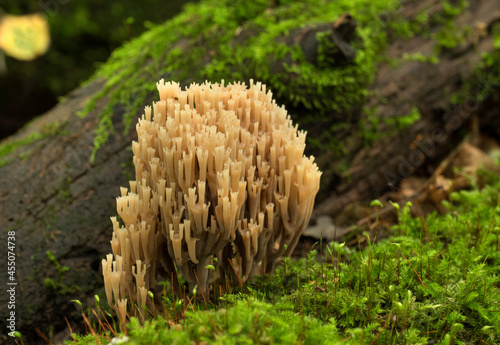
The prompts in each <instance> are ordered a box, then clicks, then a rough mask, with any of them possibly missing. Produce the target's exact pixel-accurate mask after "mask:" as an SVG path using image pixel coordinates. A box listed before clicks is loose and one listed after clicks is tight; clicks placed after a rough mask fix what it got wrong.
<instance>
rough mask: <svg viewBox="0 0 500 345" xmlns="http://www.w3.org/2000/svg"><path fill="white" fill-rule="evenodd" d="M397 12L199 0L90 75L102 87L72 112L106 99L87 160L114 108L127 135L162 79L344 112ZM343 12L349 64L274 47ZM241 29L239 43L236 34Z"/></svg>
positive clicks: (359, 95)
mask: <svg viewBox="0 0 500 345" xmlns="http://www.w3.org/2000/svg"><path fill="white" fill-rule="evenodd" d="M398 7H399V1H397V0H391V1H385V0H384V1H382V0H376V1H373V0H371V1H368V0H356V1H352V0H342V1H335V2H330V1H312V0H302V1H280V7H277V8H272V9H271V8H270V7H269V1H264V0H260V1H252V2H246V1H236V3H235V2H234V1H229V0H206V1H202V2H200V3H199V4H196V5H188V6H186V8H185V11H184V12H183V13H182V14H180V15H179V16H177V17H175V18H173V19H172V20H169V21H168V22H166V23H164V24H162V25H158V26H156V27H154V28H152V29H151V30H150V31H148V32H146V33H145V34H143V35H142V36H141V37H139V38H137V39H135V40H133V41H131V42H130V43H128V44H126V45H124V46H123V47H121V48H119V49H116V50H115V51H114V52H113V54H112V56H111V58H110V59H109V61H108V62H107V63H106V64H104V65H103V66H102V67H101V68H100V70H99V71H98V72H97V73H96V75H95V76H94V78H93V79H104V80H105V86H104V88H103V90H102V91H101V92H100V93H99V94H97V95H96V96H95V97H94V98H93V99H92V100H91V101H90V102H89V103H88V104H87V106H86V107H85V109H83V111H82V112H81V113H80V115H81V116H85V115H86V114H88V113H89V112H90V111H91V110H92V109H93V108H94V107H95V105H96V103H97V102H98V101H99V100H100V99H102V98H106V99H107V101H106V105H105V106H104V109H103V110H102V111H101V112H100V114H99V124H98V126H97V129H96V136H95V142H94V144H95V146H94V151H93V154H92V156H91V159H94V157H95V153H96V151H97V150H98V149H99V147H101V146H102V145H103V144H104V143H105V142H106V140H107V138H108V136H109V134H110V133H111V132H112V130H113V125H112V121H111V114H112V113H113V109H114V108H115V106H116V105H117V104H120V105H123V106H124V107H125V111H124V114H123V121H124V123H125V131H128V129H129V127H130V125H131V121H132V118H133V116H135V115H136V113H137V112H138V111H139V109H140V108H142V107H143V106H144V105H145V104H144V99H145V98H146V96H147V95H149V94H153V93H154V90H155V83H156V82H157V80H158V79H160V78H162V77H163V78H166V79H174V80H180V81H183V82H184V83H188V82H191V81H197V82H200V81H203V80H205V79H208V80H212V81H218V80H221V79H225V80H226V81H229V82H230V81H235V80H248V79H250V78H254V79H258V80H262V81H263V82H264V83H266V84H267V85H268V87H269V88H270V89H271V90H273V92H274V94H275V96H276V98H278V99H280V100H282V101H283V102H284V103H286V105H289V106H292V107H293V106H301V107H305V108H306V109H310V110H311V114H315V115H311V118H315V117H317V116H319V115H321V114H322V113H323V112H324V111H325V110H335V111H339V112H341V111H343V110H348V109H349V108H351V107H353V106H355V105H358V104H360V102H362V100H363V99H364V97H365V96H366V95H367V87H368V85H369V84H370V83H371V81H372V80H373V77H374V73H375V66H376V64H377V62H379V61H380V57H379V56H380V54H379V53H380V52H381V51H382V50H383V49H384V47H385V45H386V43H387V37H386V33H385V31H386V30H385V27H386V25H387V23H385V22H383V21H382V20H380V19H379V15H380V14H381V13H382V12H384V13H387V12H391V11H395V10H396V9H397V8H398ZM346 12H349V13H351V14H352V16H353V17H354V18H355V19H356V21H357V22H358V24H359V26H358V29H357V34H358V35H359V38H360V39H359V40H358V41H356V42H354V43H353V45H354V46H355V48H357V49H358V53H357V56H356V59H355V61H354V62H353V63H352V64H351V65H348V66H346V67H343V68H324V66H321V64H320V67H318V66H315V65H313V64H311V63H309V62H307V61H306V60H305V57H304V55H303V53H302V51H301V50H300V48H299V47H297V46H288V45H286V44H285V43H280V42H279V39H280V38H283V37H286V36H287V35H288V34H290V32H291V31H292V30H293V29H297V28H300V27H304V26H314V25H317V24H321V23H325V22H331V21H332V20H335V19H336V18H338V17H340V16H341V15H342V14H344V13H346ZM246 31H248V32H249V37H248V38H247V39H242V38H241V37H239V35H242V36H244V35H245V34H246ZM234 42H239V43H238V44H236V43H234ZM320 58H321V56H320ZM283 61H286V62H283ZM276 64H277V65H276ZM276 69H278V71H279V73H276ZM305 120H307V119H305ZM299 121H300V120H299Z"/></svg>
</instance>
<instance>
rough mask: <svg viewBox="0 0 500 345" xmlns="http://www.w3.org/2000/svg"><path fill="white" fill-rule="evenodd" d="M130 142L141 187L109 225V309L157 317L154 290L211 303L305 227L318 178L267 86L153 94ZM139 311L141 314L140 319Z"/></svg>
mask: <svg viewBox="0 0 500 345" xmlns="http://www.w3.org/2000/svg"><path fill="white" fill-rule="evenodd" d="M157 87H158V90H159V93H160V101H159V102H155V103H154V104H153V109H151V107H149V106H148V107H146V108H145V114H144V115H143V116H142V118H141V119H140V120H139V123H138V124H137V134H138V142H133V143H132V150H133V153H134V165H135V174H136V181H130V190H128V189H127V188H122V190H121V197H119V198H117V211H118V214H119V215H120V217H121V219H122V221H123V223H124V225H120V224H119V222H118V221H117V219H116V217H112V218H111V219H112V222H113V238H112V240H111V246H112V250H113V254H109V255H108V256H107V259H106V260H103V263H102V266H103V275H104V280H105V287H106V294H107V297H108V302H109V304H110V305H111V306H112V307H113V308H114V309H115V310H116V311H117V312H118V314H119V315H120V317H122V318H124V316H125V313H126V309H127V307H126V305H127V299H128V303H130V305H138V306H139V308H138V310H141V307H142V308H145V307H146V308H148V309H149V310H150V311H152V309H153V308H154V306H153V301H152V300H151V298H147V295H148V293H147V292H148V291H155V287H156V284H157V280H160V279H161V280H166V281H173V280H175V281H176V282H177V274H176V269H177V272H179V273H180V274H182V276H183V277H184V278H185V280H186V281H187V283H188V284H189V288H190V290H193V289H194V287H195V286H197V291H199V292H200V291H201V292H203V293H206V292H208V291H209V290H210V288H211V286H212V284H213V283H214V282H215V281H217V280H220V279H225V278H224V277H226V276H228V274H233V275H234V274H235V275H237V276H239V277H240V280H241V281H242V282H245V281H246V280H247V279H248V278H249V277H250V276H252V274H254V273H255V270H256V268H257V267H259V266H260V268H259V270H260V272H261V273H268V272H271V271H272V270H273V268H274V265H275V262H276V260H277V259H278V258H279V257H281V256H283V255H289V254H290V253H291V251H292V250H293V249H294V247H295V245H296V244H297V241H298V239H299V237H300V235H301V233H302V231H303V230H304V228H305V226H306V225H307V223H308V221H309V219H310V216H311V212H312V209H313V204H314V198H315V196H316V193H317V192H318V189H319V181H320V176H321V172H320V171H319V170H318V167H317V166H316V164H315V163H314V162H313V160H314V158H313V157H305V156H304V148H305V136H306V133H305V132H303V131H298V129H297V126H294V125H293V124H292V121H291V119H290V117H289V116H288V115H287V112H286V110H285V109H284V107H280V106H278V105H277V104H276V102H275V101H274V100H273V99H272V93H271V92H270V91H267V92H266V87H265V85H262V84H261V83H256V84H254V83H253V81H250V87H248V88H247V86H246V85H245V84H244V83H235V84H229V85H227V86H224V82H222V83H221V84H217V83H215V84H211V83H207V82H206V83H204V84H202V85H199V84H192V85H190V86H189V87H188V88H187V89H186V90H185V91H182V90H181V87H180V86H179V84H178V83H175V82H167V83H165V82H164V81H163V80H161V81H160V82H159V83H158V84H157ZM141 313H142V312H141Z"/></svg>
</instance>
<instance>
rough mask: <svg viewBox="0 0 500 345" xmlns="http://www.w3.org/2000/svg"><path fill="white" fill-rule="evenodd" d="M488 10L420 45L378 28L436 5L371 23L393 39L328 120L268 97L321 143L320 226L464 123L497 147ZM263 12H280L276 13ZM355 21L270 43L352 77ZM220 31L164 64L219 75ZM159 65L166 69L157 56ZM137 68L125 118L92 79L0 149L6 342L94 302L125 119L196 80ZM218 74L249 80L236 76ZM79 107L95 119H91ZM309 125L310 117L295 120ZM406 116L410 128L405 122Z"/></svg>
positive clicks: (476, 8)
mask: <svg viewBox="0 0 500 345" xmlns="http://www.w3.org/2000/svg"><path fill="white" fill-rule="evenodd" d="M497 7H498V6H497V5H496V4H495V2H492V1H487V0H478V1H471V2H470V6H469V7H467V8H466V9H463V10H462V11H460V12H459V13H456V14H454V15H449V18H448V17H446V16H445V17H446V18H447V19H446V20H448V21H447V22H443V20H436V22H432V21H431V20H429V21H428V22H426V23H424V24H425V25H424V24H422V25H423V26H424V27H426V31H425V33H420V34H419V35H408V34H407V35H402V34H401V32H399V31H398V30H400V29H395V28H393V27H391V26H390V25H388V23H391V22H393V21H394V20H396V19H398V20H406V22H405V23H417V24H418V23H419V21H418V20H417V19H416V18H419V15H420V14H422V13H424V12H425V13H426V16H427V17H432V16H433V15H434V14H436V18H441V19H442V16H443V14H442V13H443V12H446V11H445V9H443V6H442V4H441V1H438V0H425V1H419V2H413V1H408V2H404V3H403V6H402V7H401V8H400V10H399V11H398V12H394V13H392V12H383V13H381V14H380V16H379V18H380V23H381V24H380V26H379V29H380V30H384V34H387V35H388V36H389V37H390V39H389V43H390V44H389V45H388V47H387V49H385V53H384V60H385V62H382V63H380V64H378V65H377V66H378V70H377V72H376V73H375V75H374V76H373V81H372V82H371V83H370V85H371V86H370V88H369V90H368V91H369V92H368V93H367V94H365V96H364V98H363V104H358V105H357V106H352V107H351V108H349V109H344V108H342V109H325V104H326V105H328V104H330V102H329V101H328V100H326V101H325V103H324V104H322V105H319V106H318V109H321V111H320V110H318V109H315V108H314V107H315V105H314V104H312V105H311V106H312V107H313V109H312V110H311V109H307V107H306V106H305V105H304V104H302V103H300V102H294V101H293V98H292V97H289V96H290V95H288V94H287V91H286V89H285V90H284V91H283V90H279V91H278V98H279V99H281V100H282V101H283V103H285V104H286V107H287V109H288V111H289V113H291V114H292V116H294V117H295V118H297V120H298V121H299V122H301V121H302V127H304V128H306V129H307V130H308V131H309V134H308V135H309V137H311V139H317V138H320V140H319V143H317V144H316V146H315V145H311V147H310V148H309V152H310V153H313V154H315V156H316V157H317V162H318V164H319V165H320V168H321V169H322V170H323V171H324V176H323V179H322V187H321V191H320V195H319V197H318V200H317V207H316V210H315V214H316V215H325V214H327V215H331V216H335V215H337V214H338V213H340V212H341V210H342V208H343V207H345V205H347V204H349V203H351V202H353V201H357V200H371V199H373V198H376V197H377V196H379V195H381V194H384V193H385V192H387V191H389V190H391V189H395V188H397V187H398V183H399V182H400V181H401V180H402V179H403V178H404V177H407V176H410V175H411V174H421V175H425V174H428V175H431V174H432V172H433V169H435V167H436V166H437V165H438V164H439V162H440V160H441V159H442V158H443V157H445V156H446V155H447V154H448V153H449V152H451V151H452V150H453V149H454V148H455V147H456V145H457V143H459V142H460V141H461V140H462V139H463V137H464V136H465V135H466V134H467V133H468V126H469V124H470V121H471V118H473V117H476V118H477V120H478V123H479V126H480V128H481V129H483V130H484V131H485V132H486V133H488V134H489V135H491V136H497V137H498V136H499V135H500V120H499V117H498V116H497V109H498V107H499V105H500V97H499V92H498V90H499V85H498V84H497V82H498V80H500V79H499V78H498V72H497V71H493V70H494V69H492V68H491V61H489V62H488V61H486V62H485V58H484V56H483V54H489V55H488V56H489V58H490V59H498V60H495V61H497V63H498V62H500V58H499V55H500V54H498V49H495V47H494V41H495V35H497V36H498V30H497V29H495V28H497V24H496V23H498V21H499V17H500V16H499V14H498V8H497ZM268 11H269V13H274V12H276V11H278V12H279V7H278V8H276V9H269V10H268ZM273 11H274V12H273ZM440 16H441V17H440ZM182 20H186V19H182ZM356 20H357V19H356V16H355V15H348V14H346V15H345V16H342V17H339V18H332V22H331V23H325V24H321V25H309V26H306V27H297V28H296V29H294V30H290V31H289V32H288V34H287V35H283V36H282V37H280V38H279V39H278V40H277V42H280V43H284V44H285V45H287V46H289V47H292V48H293V49H300V50H301V51H302V54H303V55H304V57H305V60H306V61H307V63H309V64H311V65H314V64H319V65H321V66H322V67H321V68H325V69H329V70H330V69H333V70H335V69H342V68H344V67H345V66H352V64H353V63H354V62H353V61H354V60H353V54H361V53H363V49H364V48H363V44H365V43H366V42H364V41H363V39H362V38H361V36H360V35H358V34H357V31H358V30H360V29H362V26H360V24H359V23H357V22H356ZM193 21H196V19H193ZM449 22H452V23H454V27H455V28H464V27H467V28H469V29H468V30H466V31H467V34H464V35H462V31H460V35H462V36H460V39H457V43H456V44H455V45H453V46H452V47H443V46H442V45H443V43H442V42H441V43H440V42H439V40H438V38H439V34H440V33H441V32H442V31H441V30H443V27H446V25H448V24H447V23H449ZM210 30H212V31H210ZM220 30H221V29H220V27H218V26H217V25H216V24H213V26H211V27H208V28H207V31H206V33H204V34H203V35H201V34H200V37H201V38H200V37H198V38H196V39H191V40H188V39H179V40H177V41H175V42H172V43H171V44H172V46H169V52H175V53H176V54H179V51H180V52H183V51H187V50H188V49H192V48H193V47H199V46H201V47H202V48H200V49H202V51H204V52H205V53H206V54H205V55H202V56H198V55H196V54H194V53H193V55H192V56H191V57H189V58H188V60H189V62H190V63H194V64H195V65H194V66H190V68H197V67H198V66H204V65H210V66H212V68H216V66H217V65H216V64H215V62H216V61H214V60H216V59H217V57H218V55H217V54H218V53H214V52H212V51H211V50H206V51H205V50H203V49H205V48H206V47H205V46H204V44H205V43H206V42H205V40H208V39H209V36H213V35H214V34H217V33H219V31H220ZM457 30H458V29H457ZM261 31H262V29H261V28H260V29H259V28H256V27H255V26H254V25H253V24H252V23H250V24H245V22H244V21H243V20H242V24H241V25H240V26H239V27H238V28H237V30H236V32H235V34H234V35H233V36H234V37H233V38H232V41H231V44H233V45H234V46H238V45H241V46H245V44H247V42H248V41H251V40H252V37H255V36H256V35H257V34H260V33H261ZM385 31H387V32H385ZM325 33H326V35H325ZM457 35H459V33H458V32H457ZM401 36H404V37H401ZM497 39H498V38H497ZM328 42H329V43H328ZM325 44H326V47H327V48H329V49H332V50H331V51H330V53H331V54H330V55H329V56H330V57H333V58H332V59H331V60H327V61H325V60H321V57H319V56H320V55H321V54H319V53H318V51H319V50H320V47H323V48H324V47H325ZM132 48H134V45H133V43H132V44H131V50H130V51H132V53H131V54H139V52H138V50H133V49H132ZM160 48H161V47H160ZM323 48H321V49H323ZM165 49H166V48H165ZM196 49H198V48H196ZM160 50H161V49H160ZM296 51H298V50H296ZM195 52H196V50H195ZM161 54H162V56H167V55H166V54H167V52H165V51H163V52H162V53H161ZM335 54H337V55H335ZM140 61H142V64H143V65H140V66H136V68H139V69H140V70H142V71H144V72H143V74H146V75H149V79H148V78H143V79H137V80H135V81H134V82H136V83H142V84H143V85H144V94H131V95H130V97H131V99H132V103H133V105H134V106H133V107H131V106H130V105H127V104H123V103H120V102H114V103H113V93H112V92H113V91H112V89H113V87H116V85H115V84H113V85H115V86H113V87H110V86H109V85H110V84H109V79H111V78H112V77H111V76H108V77H107V78H106V77H102V75H101V76H98V77H97V78H95V79H94V80H92V81H91V82H89V83H88V84H87V85H85V86H82V87H81V88H79V89H77V90H75V91H74V92H72V93H71V94H69V95H68V97H67V98H66V100H65V101H64V102H62V103H61V104H60V105H58V106H57V107H55V108H54V109H52V110H51V111H49V112H48V113H46V114H44V115H43V116H41V117H40V118H38V119H36V120H35V121H33V122H32V123H31V124H30V125H29V126H27V127H26V128H25V129H23V130H21V131H20V132H18V133H17V134H15V135H13V136H12V137H10V138H8V139H7V140H6V141H4V142H3V143H2V148H1V149H0V153H1V155H0V165H1V167H0V180H1V181H2V184H1V185H0V219H2V220H3V226H2V228H3V229H5V230H4V231H2V233H1V238H2V243H6V244H7V243H12V245H11V247H12V250H11V249H9V251H10V252H12V253H15V256H13V257H14V258H13V259H12V260H13V261H15V267H16V269H15V274H12V275H9V276H8V278H9V282H10V283H12V284H13V285H11V286H12V287H13V288H14V291H15V297H14V299H13V298H12V297H11V296H10V295H9V294H6V293H3V294H1V295H0V304H1V305H4V306H6V305H14V307H13V308H12V309H9V310H6V312H5V313H4V314H2V322H1V325H2V327H4V329H5V327H7V326H9V324H10V323H9V321H8V318H9V317H10V315H11V314H8V313H9V312H10V311H15V314H14V320H15V322H14V324H15V328H16V330H20V331H21V333H22V334H23V336H24V337H25V339H28V340H29V339H38V337H39V333H44V334H48V333H49V330H50V328H51V327H54V328H55V330H56V331H57V330H60V329H64V328H65V327H67V326H66V323H65V320H64V316H67V317H68V318H69V319H77V318H78V314H79V313H80V310H79V309H78V308H76V307H75V305H74V304H73V303H72V302H70V300H81V301H82V302H83V303H86V304H88V305H93V298H94V297H93V296H94V294H96V293H102V286H103V282H102V276H101V273H100V265H101V263H100V261H101V259H102V258H103V257H104V255H105V254H107V253H109V252H110V244H109V241H110V239H111V231H112V227H111V223H110V221H109V217H110V216H113V215H115V214H116V206H115V201H114V198H115V197H117V196H118V195H119V187H120V186H125V185H127V181H128V180H130V179H131V178H132V173H133V166H132V160H131V157H132V154H131V152H130V150H129V148H130V142H131V140H133V139H134V138H135V136H136V135H135V131H134V128H133V127H134V125H132V126H131V127H132V128H130V129H129V128H128V127H129V126H128V125H127V122H126V121H124V120H123V117H124V115H125V117H127V116H128V115H127V114H129V113H132V116H131V117H130V120H131V123H132V124H133V123H134V120H133V119H135V118H136V117H137V116H139V115H140V114H142V110H138V109H140V108H141V107H142V106H144V105H146V104H149V103H151V101H152V100H153V99H155V97H156V96H155V95H156V92H155V90H154V84H152V83H151V82H150V80H157V79H159V78H161V77H163V78H173V77H177V79H180V80H181V82H182V83H183V84H184V85H186V84H188V83H190V82H192V81H201V80H197V79H196V78H199V76H196V77H193V76H190V71H189V70H183V71H182V73H180V72H176V70H171V69H169V70H167V72H162V73H160V74H157V73H156V72H157V71H159V70H161V68H160V67H158V66H157V65H156V63H155V61H152V58H151V56H149V55H145V57H144V59H142V60H140ZM293 63H294V60H293V58H292V57H291V55H290V54H289V53H286V54H284V55H283V56H281V55H280V54H277V55H275V56H274V57H273V59H270V62H269V69H270V71H271V72H272V73H270V75H269V78H270V79H269V80H266V79H264V80H263V81H264V82H266V83H268V84H269V85H271V86H272V85H273V82H274V79H273V78H274V76H276V75H279V76H280V78H283V80H285V81H290V83H293V82H294V81H295V80H296V79H295V78H296V74H295V73H297V72H294V70H293V68H292V69H290V68H289V67H290V65H293ZM188 66H189V65H188ZM493 66H494V65H493ZM177 67H178V66H177ZM360 67H362V66H360ZM123 68H125V67H123ZM240 69H241V67H240ZM250 70H251V68H250ZM226 73H229V74H231V73H236V75H238V74H237V73H240V74H239V75H240V76H242V77H245V76H246V75H245V74H244V73H243V72H238V67H237V66H231V68H230V69H229V70H228V71H227V72H226ZM495 73H496V74H495ZM124 83H125V81H124ZM151 84H152V85H151ZM269 85H268V86H269ZM353 85H356V84H353ZM271 86H270V87H271ZM360 87H361V86H360ZM346 92H347V91H346ZM96 95H99V97H96ZM340 96H341V95H340ZM332 97H333V96H332ZM335 97H339V95H335ZM356 97H357V96H356ZM457 99H458V101H457ZM135 100H138V101H137V102H136V101H135ZM356 102H359V98H356V100H355V101H354V103H356ZM89 103H91V104H93V107H88V105H89ZM135 103H137V107H135V105H136V104H135ZM82 109H87V110H86V111H85V112H86V113H87V114H86V116H77V114H78V113H79V112H81V111H82ZM89 109H90V110H89ZM311 111H312V112H317V113H318V114H320V115H318V116H316V117H314V118H313V120H301V119H302V118H303V117H305V116H306V115H307V114H308V113H310V112H311ZM103 114H108V115H109V116H108V117H105V116H104V115H103ZM407 114H413V115H415V116H407V117H402V115H407ZM401 119H403V120H405V119H406V120H405V121H406V122H404V121H403V120H401ZM102 133H105V135H102ZM96 138H101V139H102V138H105V139H106V140H96ZM324 138H334V140H335V141H334V143H335V145H331V146H327V143H325V140H326V139H324ZM96 147H97V148H98V150H96ZM9 246H10V244H9ZM9 260H10V259H9ZM9 303H11V304H9ZM2 310H4V309H2ZM36 329H39V331H36Z"/></svg>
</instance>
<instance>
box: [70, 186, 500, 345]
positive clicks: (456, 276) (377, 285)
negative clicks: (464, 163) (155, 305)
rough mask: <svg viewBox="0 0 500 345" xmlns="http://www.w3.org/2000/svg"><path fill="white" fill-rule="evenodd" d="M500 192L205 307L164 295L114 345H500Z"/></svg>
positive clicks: (405, 213)
mask: <svg viewBox="0 0 500 345" xmlns="http://www.w3.org/2000/svg"><path fill="white" fill-rule="evenodd" d="M499 188H500V178H499V177H498V176H497V177H496V179H494V184H492V185H490V186H487V187H485V188H484V189H482V190H471V191H461V192H455V193H452V194H451V196H450V200H449V201H447V202H445V203H444V204H445V206H446V208H447V209H448V210H449V213H447V214H445V215H438V214H431V215H429V216H427V217H426V218H425V220H424V219H422V218H414V217H412V216H411V212H410V208H409V207H410V205H409V204H408V205H407V206H405V207H401V209H399V210H398V219H399V221H398V223H397V225H394V226H393V227H392V228H391V229H390V231H389V236H388V237H386V238H385V239H382V240H380V241H375V240H374V239H373V237H376V232H377V229H376V228H372V231H374V232H372V233H371V236H370V235H369V234H368V233H365V234H364V235H363V236H361V237H360V242H361V240H363V241H364V243H365V244H366V245H365V248H364V249H362V250H356V249H354V248H349V247H347V246H346V245H345V244H343V243H342V244H340V243H337V242H332V243H330V244H328V245H327V246H326V247H322V246H320V250H321V252H322V253H323V255H318V254H321V253H319V252H318V250H316V249H314V250H311V251H310V252H309V253H308V255H307V258H305V259H300V260H295V259H290V258H284V259H283V260H282V263H281V265H280V266H279V267H278V269H277V271H276V273H275V274H274V275H270V276H266V277H264V278H258V279H257V280H256V282H255V283H254V284H248V285H247V286H245V287H244V289H243V290H240V291H241V292H239V293H234V294H229V295H224V296H222V297H221V298H219V299H217V300H216V301H214V300H213V299H209V301H208V302H207V303H206V304H205V302H203V300H202V299H196V298H193V299H191V300H189V301H183V300H176V301H173V300H172V299H171V298H170V297H168V296H169V295H170V293H169V292H168V287H167V294H166V295H167V296H164V297H163V301H164V305H163V310H164V311H165V315H164V316H161V317H160V316H157V317H155V319H151V320H149V321H146V323H145V324H144V325H141V324H140V323H139V321H138V320H137V319H135V318H132V319H131V320H130V323H129V324H128V326H127V337H125V335H124V333H118V334H116V338H117V339H115V340H114V342H113V344H117V343H119V340H118V339H121V341H122V343H123V344H171V343H177V344H200V343H204V344H297V343H301V344H323V343H324V344H327V343H328V344H385V343H388V344H429V343H440V344H477V343H483V342H485V343H487V344H497V343H498V330H499V329H500V314H499V313H498V310H500V288H499V283H500V250H499V241H500V228H499V227H498V224H500V203H499V198H498V189H499ZM167 286H168V283H167ZM207 299H208V297H207ZM214 302H215V303H214ZM112 337H113V336H110V335H109V334H106V335H101V336H99V338H100V340H101V342H102V344H107V343H108V342H110V341H111V338H112ZM77 340H78V344H95V343H96V342H95V338H94V336H92V335H87V336H85V337H83V338H82V337H77ZM66 344H68V345H69V344H73V342H69V341H68V342H67V343H66Z"/></svg>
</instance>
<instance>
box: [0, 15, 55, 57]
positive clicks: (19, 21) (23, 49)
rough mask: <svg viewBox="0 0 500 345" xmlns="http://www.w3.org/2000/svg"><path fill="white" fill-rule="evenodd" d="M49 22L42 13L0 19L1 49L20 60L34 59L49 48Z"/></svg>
mask: <svg viewBox="0 0 500 345" xmlns="http://www.w3.org/2000/svg"><path fill="white" fill-rule="evenodd" d="M49 43H50V33H49V24H48V23H47V20H46V19H45V17H44V16H43V15H41V14H29V15H24V16H13V15H5V16H4V17H2V18H1V19H0V49H3V51H4V52H5V54H7V55H9V56H12V57H13V58H16V59H18V60H25V61H29V60H33V59H35V58H36V57H38V56H40V55H43V54H45V52H46V51H47V49H48V48H49Z"/></svg>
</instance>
